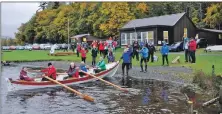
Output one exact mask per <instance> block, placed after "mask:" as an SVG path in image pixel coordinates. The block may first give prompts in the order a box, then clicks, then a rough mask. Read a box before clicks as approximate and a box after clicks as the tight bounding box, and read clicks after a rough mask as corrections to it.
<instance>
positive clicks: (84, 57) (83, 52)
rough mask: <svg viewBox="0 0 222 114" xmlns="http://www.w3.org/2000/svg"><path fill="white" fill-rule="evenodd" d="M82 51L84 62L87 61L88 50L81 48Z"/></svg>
mask: <svg viewBox="0 0 222 114" xmlns="http://www.w3.org/2000/svg"><path fill="white" fill-rule="evenodd" d="M80 53H81V57H82V61H83V62H84V63H86V50H85V48H81V51H80Z"/></svg>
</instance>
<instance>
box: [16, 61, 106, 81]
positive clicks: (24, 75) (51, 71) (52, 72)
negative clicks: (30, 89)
mask: <svg viewBox="0 0 222 114" xmlns="http://www.w3.org/2000/svg"><path fill="white" fill-rule="evenodd" d="M89 68H90V67H89V66H86V65H85V63H84V62H83V61H82V62H81V64H80V65H79V66H76V65H75V63H74V62H71V63H70V66H69V69H68V70H67V71H66V72H65V73H57V72H56V68H55V67H54V66H53V65H52V63H48V67H47V68H46V69H43V70H40V71H39V72H42V73H43V75H41V77H42V81H48V79H47V78H45V77H44V76H48V77H50V78H52V79H54V80H56V77H57V75H59V74H66V75H68V78H71V77H73V78H80V77H82V76H84V75H85V73H83V72H81V71H84V72H87V71H88V69H89ZM93 69H94V72H95V73H99V72H101V71H104V70H106V63H105V61H104V59H103V57H100V61H99V62H98V63H97V64H96V66H95V67H94V68H93ZM19 77H20V80H25V81H34V78H31V77H30V76H28V69H27V68H26V67H23V68H22V70H21V71H20V76H19Z"/></svg>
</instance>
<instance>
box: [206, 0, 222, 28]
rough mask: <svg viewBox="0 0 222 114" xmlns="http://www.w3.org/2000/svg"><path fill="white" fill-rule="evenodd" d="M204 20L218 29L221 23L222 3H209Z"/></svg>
mask: <svg viewBox="0 0 222 114" xmlns="http://www.w3.org/2000/svg"><path fill="white" fill-rule="evenodd" d="M204 22H206V24H207V25H209V26H210V27H212V28H214V27H218V28H219V29H220V24H221V23H222V3H216V4H211V6H210V7H208V8H207V13H206V18H205V19H204Z"/></svg>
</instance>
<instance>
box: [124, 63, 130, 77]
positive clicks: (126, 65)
mask: <svg viewBox="0 0 222 114" xmlns="http://www.w3.org/2000/svg"><path fill="white" fill-rule="evenodd" d="M125 67H126V75H127V76H128V73H129V68H130V63H122V72H123V75H124V74H125Z"/></svg>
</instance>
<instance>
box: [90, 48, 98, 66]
mask: <svg viewBox="0 0 222 114" xmlns="http://www.w3.org/2000/svg"><path fill="white" fill-rule="evenodd" d="M91 53H92V66H95V65H96V57H97V53H98V50H97V48H96V46H93V48H92V51H91Z"/></svg>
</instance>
